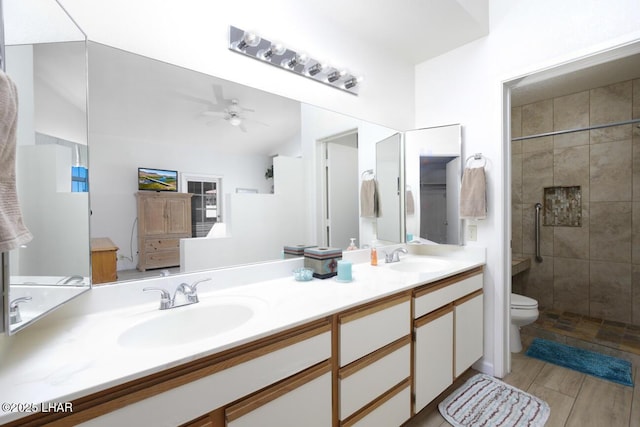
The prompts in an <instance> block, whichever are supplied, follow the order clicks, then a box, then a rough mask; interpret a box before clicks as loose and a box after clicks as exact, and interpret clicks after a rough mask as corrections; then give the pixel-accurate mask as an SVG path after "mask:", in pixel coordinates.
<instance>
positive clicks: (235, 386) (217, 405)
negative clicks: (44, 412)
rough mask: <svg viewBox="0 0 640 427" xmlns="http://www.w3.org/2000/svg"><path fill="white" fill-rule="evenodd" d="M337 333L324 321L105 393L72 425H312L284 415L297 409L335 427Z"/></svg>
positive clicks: (71, 420) (76, 415)
mask: <svg viewBox="0 0 640 427" xmlns="http://www.w3.org/2000/svg"><path fill="white" fill-rule="evenodd" d="M331 327H332V325H331V322H330V318H324V319H322V320H319V321H315V322H312V323H309V324H306V325H301V326H298V327H295V328H292V329H289V330H286V331H283V332H280V333H278V334H274V335H272V336H269V337H265V338H263V339H259V340H257V341H254V342H251V343H248V344H245V345H241V346H239V347H236V348H233V349H230V350H228V351H223V352H221V353H219V354H215V355H212V356H210V357H205V358H202V359H198V360H195V361H193V362H190V363H187V364H185V365H182V366H178V367H176V368H172V369H168V370H166V371H163V372H160V373H159V374H156V375H151V376H149V377H145V378H143V379H141V380H138V381H133V382H131V383H128V384H125V385H123V386H120V387H116V388H114V389H111V390H107V391H105V392H103V393H98V394H97V395H96V397H95V398H94V399H93V400H94V401H101V402H103V403H101V404H99V405H95V406H93V407H92V408H90V409H89V410H87V411H85V413H84V414H83V413H82V412H80V411H79V412H78V413H74V414H73V415H72V416H70V417H66V420H65V421H66V422H67V424H66V425H83V426H104V427H110V426H114V425H154V426H164V425H166V426H178V425H187V426H193V425H196V426H200V425H202V426H207V425H210V426H211V427H223V426H227V425H228V426H235V427H238V426H243V425H251V423H249V424H247V422H248V421H247V420H251V419H254V418H255V417H259V419H261V420H262V419H264V420H265V422H260V423H259V424H257V425H263V426H270V425H272V426H285V425H291V426H294V425H306V422H304V423H299V422H295V421H293V420H294V419H295V416H297V415H299V414H297V415H296V414H295V413H290V414H289V415H290V416H291V417H293V418H291V420H292V421H291V422H289V423H287V422H285V421H286V418H282V417H281V415H283V414H278V413H279V412H280V409H278V408H282V407H289V406H291V407H292V408H293V407H295V408H297V409H300V410H305V411H309V412H310V413H326V414H327V415H326V416H325V417H324V419H326V420H328V422H327V423H324V422H323V423H321V424H313V425H314V426H315V425H318V426H320V425H323V426H330V425H331V395H332V394H331V373H330V372H331V364H330V360H331V335H332V334H331ZM125 392H126V393H125ZM312 396H313V398H312ZM75 408H76V406H75V405H74V409H75ZM290 412H291V411H290ZM96 415H99V416H96ZM266 420H269V422H266ZM320 420H323V418H320ZM79 421H86V423H81V422H79ZM209 423H210V424H209ZM253 425H256V424H253Z"/></svg>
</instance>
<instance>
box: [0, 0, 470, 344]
mask: <svg viewBox="0 0 640 427" xmlns="http://www.w3.org/2000/svg"><path fill="white" fill-rule="evenodd" d="M4 3H5V16H4V19H5V22H6V42H7V45H8V46H7V53H6V63H7V72H8V73H10V74H11V75H12V76H13V75H15V76H16V80H21V81H20V82H17V83H19V91H20V92H21V95H20V100H21V104H24V105H21V113H20V114H21V119H20V121H21V123H20V128H19V132H20V136H19V138H20V141H19V144H20V146H21V147H20V149H19V150H20V153H19V157H20V158H19V160H18V172H19V176H18V180H19V182H18V185H19V191H20V194H19V197H20V201H21V204H22V206H23V209H24V212H23V213H24V216H25V219H26V222H27V226H28V227H30V228H31V230H32V232H33V234H34V236H35V238H34V240H33V242H31V243H30V244H29V245H27V246H26V247H24V248H20V249H17V250H16V251H14V252H15V253H11V254H10V257H9V259H10V276H11V278H10V280H9V283H10V287H9V292H5V295H8V296H9V298H8V300H9V301H7V302H6V303H5V304H6V305H7V307H8V303H9V302H11V301H12V300H15V299H17V298H22V297H26V298H29V297H30V298H31V299H30V300H29V299H25V300H21V301H24V302H20V303H18V305H19V307H20V311H21V315H22V321H21V322H19V324H16V325H15V326H14V327H11V328H10V332H15V331H17V330H19V329H21V328H22V327H24V326H25V325H27V324H29V323H30V319H32V318H33V319H35V318H37V316H39V315H40V314H42V313H45V312H47V311H49V310H50V309H52V308H54V307H56V306H58V305H59V304H61V303H62V302H63V301H65V300H68V299H69V298H73V297H74V296H76V295H78V294H79V293H81V292H83V291H85V290H87V289H89V288H90V281H91V276H92V271H91V270H92V268H91V266H90V258H91V246H90V241H91V240H95V239H103V238H108V239H109V240H110V241H111V242H113V247H114V252H113V256H114V257H115V258H116V259H115V260H114V261H116V262H115V263H114V264H115V267H114V268H115V270H116V272H115V277H114V279H113V280H109V281H107V282H106V283H113V282H114V281H116V282H121V281H126V280H133V279H139V278H141V277H148V276H158V275H163V274H176V273H180V272H192V271H198V270H203V269H210V268H219V267H226V266H231V265H241V264H248V263H256V262H264V261H269V260H275V259H281V258H282V257H283V248H284V247H285V246H291V245H298V244H301V245H330V246H332V247H338V248H343V249H345V248H346V247H347V245H348V244H349V242H350V239H351V238H356V242H357V245H358V246H360V247H362V246H364V245H368V244H370V243H371V242H373V241H374V240H383V241H385V242H389V243H399V242H403V241H404V239H405V236H404V230H403V228H402V227H403V225H402V224H403V222H404V221H405V220H406V223H407V233H413V234H414V235H415V236H420V235H421V234H420V233H421V232H420V231H419V229H418V228H413V229H410V228H409V227H410V224H413V223H411V221H412V218H411V217H410V215H409V214H407V216H406V219H405V218H404V215H403V209H402V206H403V205H402V204H403V203H404V193H403V192H401V191H400V194H398V192H399V190H398V187H397V186H398V185H401V187H404V186H405V184H404V183H402V182H401V181H400V184H398V181H397V177H398V176H399V177H402V176H403V173H402V169H401V168H402V163H403V158H402V155H401V153H402V151H401V150H398V147H399V145H398V144H399V134H398V133H397V131H396V130H394V129H389V128H387V127H384V126H380V125H377V124H374V123H370V122H366V121H363V120H359V119H357V118H354V117H349V116H345V115H343V114H338V113H335V112H332V111H328V110H326V109H322V108H318V107H315V106H312V105H308V104H302V103H300V102H298V101H294V100H291V99H287V98H283V97H280V96H277V95H274V94H270V93H265V92H263V91H259V90H256V89H254V88H251V87H247V86H243V85H239V84H236V83H233V82H229V81H226V80H222V79H218V78H216V77H214V76H210V75H206V74H202V73H198V72H195V71H193V70H188V69H184V68H181V67H178V66H175V65H172V64H167V63H164V62H161V61H157V60H153V59H150V58H147V57H143V56H140V55H137V54H133V53H131V52H126V51H122V50H119V49H115V48H112V47H109V46H105V45H102V44H99V43H95V42H90V41H89V42H87V41H86V40H85V37H84V34H82V32H81V31H79V30H78V29H77V28H76V27H75V26H73V25H72V24H73V22H71V21H68V22H65V24H62V23H61V22H59V21H60V20H58V19H55V17H61V18H65V19H67V20H68V17H67V16H66V15H65V14H64V12H63V11H62V10H61V9H59V7H58V5H57V3H56V2H54V1H53V0H51V1H49V0H5V1H4ZM52 9H54V10H55V12H54V10H52ZM33 11H41V15H42V16H40V14H34V13H33ZM25 23H30V24H32V25H26V24H25ZM49 26H53V27H54V28H53V29H52V31H48V30H47V29H48V28H49ZM26 28H39V29H40V30H41V31H38V37H37V38H34V37H29V36H28V37H23V36H22V35H23V34H24V30H25V29H26ZM70 29H75V36H71V35H70V33H73V31H70ZM60 34H63V37H60ZM18 76H20V77H21V78H17V77H18ZM87 87H88V96H87ZM87 106H88V121H87ZM22 109H27V110H25V111H26V112H23V111H22ZM29 109H30V111H29ZM458 131H459V128H458ZM394 135H395V136H394ZM389 138H390V139H391V140H393V141H395V140H394V138H396V139H398V141H395V142H393V144H392V145H393V146H394V147H395V148H393V149H392V150H391V151H392V152H393V153H394V157H393V162H397V163H396V164H394V165H393V166H391V164H389V170H392V171H393V174H394V176H395V177H396V178H395V180H390V182H392V183H393V185H394V188H393V191H392V192H393V193H394V194H395V197H394V198H392V199H391V200H395V201H394V202H392V203H391V204H390V205H389V206H383V208H382V209H383V211H384V212H394V217H393V221H392V222H391V224H392V226H390V227H388V229H389V230H391V231H392V232H390V233H386V231H385V230H387V227H386V226H384V224H383V226H381V227H378V226H379V224H378V222H379V221H380V218H378V217H368V216H364V217H363V216H358V202H359V200H358V199H359V193H358V191H359V189H360V184H361V182H362V180H363V177H364V176H365V175H366V174H365V172H366V171H372V172H373V174H374V176H377V179H378V180H380V175H379V173H378V171H377V169H378V168H381V172H382V173H383V174H384V171H382V166H381V165H382V163H383V162H384V160H383V159H382V158H380V159H378V158H377V153H376V151H377V150H376V147H377V145H378V143H379V142H381V141H385V140H387V139H389ZM418 139H421V138H418ZM410 140H411V137H408V139H407V140H406V141H407V154H406V155H407V160H406V163H407V183H406V184H407V187H409V186H412V187H413V188H419V186H420V184H419V183H418V182H416V183H411V182H409V181H408V179H409V176H410V169H409V166H410V165H411V164H412V163H414V162H413V160H409V156H413V155H414V154H411V153H413V151H411V149H410V147H411V146H412V144H413V143H411V142H409V141H410ZM87 141H88V143H87ZM422 144H423V149H422V150H423V151H424V152H428V153H433V152H434V150H435V151H437V150H439V148H437V147H440V146H441V144H442V142H441V141H440V140H439V139H432V138H428V139H427V140H425V141H423V143H422ZM457 144H458V145H457V151H455V150H453V148H452V149H451V150H449V149H447V150H446V154H447V156H450V157H455V153H456V152H457V156H458V157H459V155H460V149H459V144H460V140H459V137H458V139H457ZM383 145H385V144H384V143H383V144H382V145H380V148H382V146H383ZM429 145H432V147H431V148H428V146H429ZM454 145H455V144H454ZM336 150H337V151H336ZM383 151H384V150H383ZM391 151H390V152H391ZM418 151H419V150H418ZM326 152H333V153H338V155H337V157H336V158H340V159H341V160H345V159H346V157H345V156H343V153H344V152H349V156H348V158H349V161H348V162H347V161H345V163H343V164H341V166H340V167H339V168H337V170H335V171H334V172H338V173H336V174H335V175H333V178H331V179H333V180H334V181H335V182H337V183H338V184H339V183H340V182H344V183H346V182H347V181H348V183H349V185H337V186H333V187H332V186H330V185H327V182H328V178H327V176H328V175H327V167H328V164H327V162H326V156H325V154H324V153H326ZM381 155H382V154H381ZM416 159H418V157H416ZM378 160H380V162H378ZM330 163H332V164H334V166H335V163H334V162H330ZM415 163H416V164H417V163H418V160H416V162H415ZM140 168H143V169H155V170H156V171H157V170H167V171H177V172H178V179H177V183H176V187H177V188H176V189H177V191H178V192H188V193H190V194H191V203H192V204H191V218H189V236H187V237H184V236H182V237H180V239H178V240H179V242H180V243H179V254H178V255H177V257H178V261H177V263H175V264H174V266H173V267H172V268H167V269H165V268H152V269H144V270H146V271H140V269H139V266H140V265H139V256H140V255H139V253H140V243H139V240H138V226H139V218H138V211H137V206H136V194H137V193H138V192H139V182H140V180H139V169H140ZM35 171H37V173H36V172H35ZM398 171H400V172H399V175H397V173H398ZM25 172H26V173H25ZM152 178H154V177H152ZM155 178H157V177H155ZM155 178H154V179H155ZM384 181H385V182H387V180H386V179H385V180H384ZM335 188H338V190H340V192H339V194H338V192H336V190H335ZM87 189H88V190H89V192H88V193H87V192H86V191H85V190H87ZM346 190H349V191H350V193H349V194H347V195H345V191H346ZM414 194H415V193H414ZM89 195H90V202H91V206H90V211H91V215H89V207H88V204H89ZM398 201H399V202H398ZM415 203H416V205H418V204H419V203H420V201H419V200H418V198H417V197H416V200H415ZM398 204H400V206H398ZM336 207H340V208H341V209H342V208H343V209H342V210H340V211H336V210H335V209H334V208H336ZM344 212H350V213H346V214H345V213H344ZM414 212H415V211H414ZM328 216H333V217H332V218H331V219H330V221H327V218H328ZM342 219H344V224H342V223H340V221H341V220H342ZM398 224H400V227H398ZM413 226H415V224H413ZM425 239H427V238H425ZM434 241H435V240H434ZM447 243H451V242H447ZM458 243H459V241H458ZM172 256H175V254H174V255H172ZM93 270H94V271H93V273H95V271H96V266H95V265H94V266H93ZM94 284H95V283H94ZM6 299H7V298H5V300H6ZM8 312H9V310H7V314H8Z"/></svg>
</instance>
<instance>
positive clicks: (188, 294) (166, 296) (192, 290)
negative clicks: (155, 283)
mask: <svg viewBox="0 0 640 427" xmlns="http://www.w3.org/2000/svg"><path fill="white" fill-rule="evenodd" d="M209 280H211V278H210V277H208V278H206V279H202V280H198V281H197V282H195V283H194V284H193V285H189V284H187V283H180V285H178V287H177V288H176V291H175V293H174V294H173V298H171V294H170V293H169V292H168V291H167V290H166V289H162V288H154V287H148V288H144V289H142V290H143V291H144V292H148V291H157V292H160V310H168V309H170V308H176V307H182V306H183V305H190V304H195V303H197V302H198V301H199V299H198V292H197V290H198V285H199V284H200V283H202V282H207V281H209ZM178 294H182V295H183V297H184V298H183V302H182V303H176V302H177V301H176V297H177V296H178Z"/></svg>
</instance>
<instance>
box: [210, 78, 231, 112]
mask: <svg viewBox="0 0 640 427" xmlns="http://www.w3.org/2000/svg"><path fill="white" fill-rule="evenodd" d="M211 87H212V88H213V100H214V101H215V103H216V104H217V105H221V106H223V108H224V107H225V106H226V105H227V104H228V103H229V102H230V101H231V100H230V99H224V96H223V95H222V86H220V85H217V84H212V85H211Z"/></svg>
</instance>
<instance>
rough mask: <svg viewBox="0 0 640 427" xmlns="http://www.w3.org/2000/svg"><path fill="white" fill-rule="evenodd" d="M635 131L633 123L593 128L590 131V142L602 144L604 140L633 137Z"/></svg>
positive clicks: (620, 139) (612, 140)
mask: <svg viewBox="0 0 640 427" xmlns="http://www.w3.org/2000/svg"><path fill="white" fill-rule="evenodd" d="M632 133H633V126H632V125H630V124H629V125H620V126H611V127H606V128H602V129H592V130H591V131H589V143H590V144H602V143H603V142H615V141H622V140H627V139H631V136H632Z"/></svg>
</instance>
